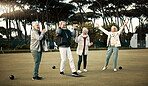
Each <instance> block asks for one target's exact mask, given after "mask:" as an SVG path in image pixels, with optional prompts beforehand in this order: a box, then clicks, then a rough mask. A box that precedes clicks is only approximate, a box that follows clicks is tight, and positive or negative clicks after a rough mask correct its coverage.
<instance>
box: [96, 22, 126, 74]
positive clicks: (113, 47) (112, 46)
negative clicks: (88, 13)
mask: <svg viewBox="0 0 148 86" xmlns="http://www.w3.org/2000/svg"><path fill="white" fill-rule="evenodd" d="M127 23H128V22H125V23H124V25H123V26H122V27H121V29H120V30H119V31H117V27H116V26H112V27H111V32H108V31H107V30H105V29H103V28H102V27H100V26H99V24H97V26H98V28H99V29H100V30H101V31H102V32H104V33H105V34H106V35H108V38H107V46H108V51H107V55H106V60H105V66H104V67H103V69H102V70H106V69H107V66H108V62H109V59H110V56H111V55H112V53H113V67H114V71H115V72H116V71H117V68H116V66H117V57H118V50H119V48H118V47H121V43H120V39H119V36H120V34H121V32H122V30H123V28H124V27H125V26H126V24H127Z"/></svg>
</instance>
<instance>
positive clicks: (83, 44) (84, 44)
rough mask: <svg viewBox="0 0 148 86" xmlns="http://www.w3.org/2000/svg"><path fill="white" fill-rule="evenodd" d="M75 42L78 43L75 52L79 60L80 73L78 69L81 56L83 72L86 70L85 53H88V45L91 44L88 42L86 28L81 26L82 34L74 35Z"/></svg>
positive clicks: (79, 63) (79, 64)
mask: <svg viewBox="0 0 148 86" xmlns="http://www.w3.org/2000/svg"><path fill="white" fill-rule="evenodd" d="M75 42H76V43H78V47H77V51H76V52H77V54H78V55H79V61H78V71H77V72H78V73H82V71H81V70H80V66H81V62H82V56H83V61H84V62H83V63H84V66H83V68H84V72H87V70H86V64H87V54H88V46H91V45H93V42H91V43H90V38H89V35H88V29H87V28H83V29H82V34H81V35H80V36H78V34H77V35H76V39H75Z"/></svg>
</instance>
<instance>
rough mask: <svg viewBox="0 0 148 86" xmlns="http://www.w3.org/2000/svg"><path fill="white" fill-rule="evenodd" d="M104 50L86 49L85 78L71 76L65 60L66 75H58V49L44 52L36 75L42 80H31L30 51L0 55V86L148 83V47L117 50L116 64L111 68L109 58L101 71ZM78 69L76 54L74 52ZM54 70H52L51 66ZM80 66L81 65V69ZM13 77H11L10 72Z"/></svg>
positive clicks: (134, 85) (142, 85)
mask: <svg viewBox="0 0 148 86" xmlns="http://www.w3.org/2000/svg"><path fill="white" fill-rule="evenodd" d="M105 56H106V50H98V51H89V55H88V61H87V62H88V65H87V69H88V72H87V73H81V75H83V76H85V77H70V76H66V75H70V74H71V70H70V67H69V63H68V59H67V61H66V64H65V75H64V76H61V75H60V74H59V67H60V54H59V52H44V53H43V58H42V62H41V65H40V70H39V71H40V72H39V75H40V76H42V77H43V78H44V79H43V80H40V81H32V80H31V78H32V71H33V59H32V56H31V53H11V54H0V86H148V49H135V50H119V56H118V67H119V66H120V65H121V66H122V67H123V69H122V70H119V71H118V72H114V71H113V60H112V59H113V58H112V57H111V59H110V63H109V66H108V69H107V70H106V71H102V70H101V69H102V67H103V66H104V63H105ZM73 58H74V62H75V65H76V68H77V61H78V56H77V55H76V52H75V51H73ZM53 65H55V66H56V69H55V70H53V69H52V66H53ZM82 68H83V65H81V69H82ZM11 74H13V75H14V76H15V79H14V80H10V79H9V75H11Z"/></svg>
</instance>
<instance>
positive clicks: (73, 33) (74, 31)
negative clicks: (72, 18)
mask: <svg viewBox="0 0 148 86" xmlns="http://www.w3.org/2000/svg"><path fill="white" fill-rule="evenodd" d="M76 32H77V30H76V28H75V29H74V30H73V32H72V33H71V34H72V36H73V37H76Z"/></svg>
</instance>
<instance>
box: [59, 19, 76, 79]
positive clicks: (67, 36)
mask: <svg viewBox="0 0 148 86" xmlns="http://www.w3.org/2000/svg"><path fill="white" fill-rule="evenodd" d="M74 28H75V29H74V31H73V32H71V31H70V30H68V29H66V22H65V21H61V22H59V28H58V29H56V36H57V45H58V47H59V51H60V55H61V64H60V75H64V68H65V67H64V65H65V62H66V57H68V60H69V64H70V68H71V71H72V75H73V76H78V74H77V72H76V69H75V65H74V61H73V57H72V52H71V49H70V45H71V38H72V37H73V36H75V35H76V26H75V25H74Z"/></svg>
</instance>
